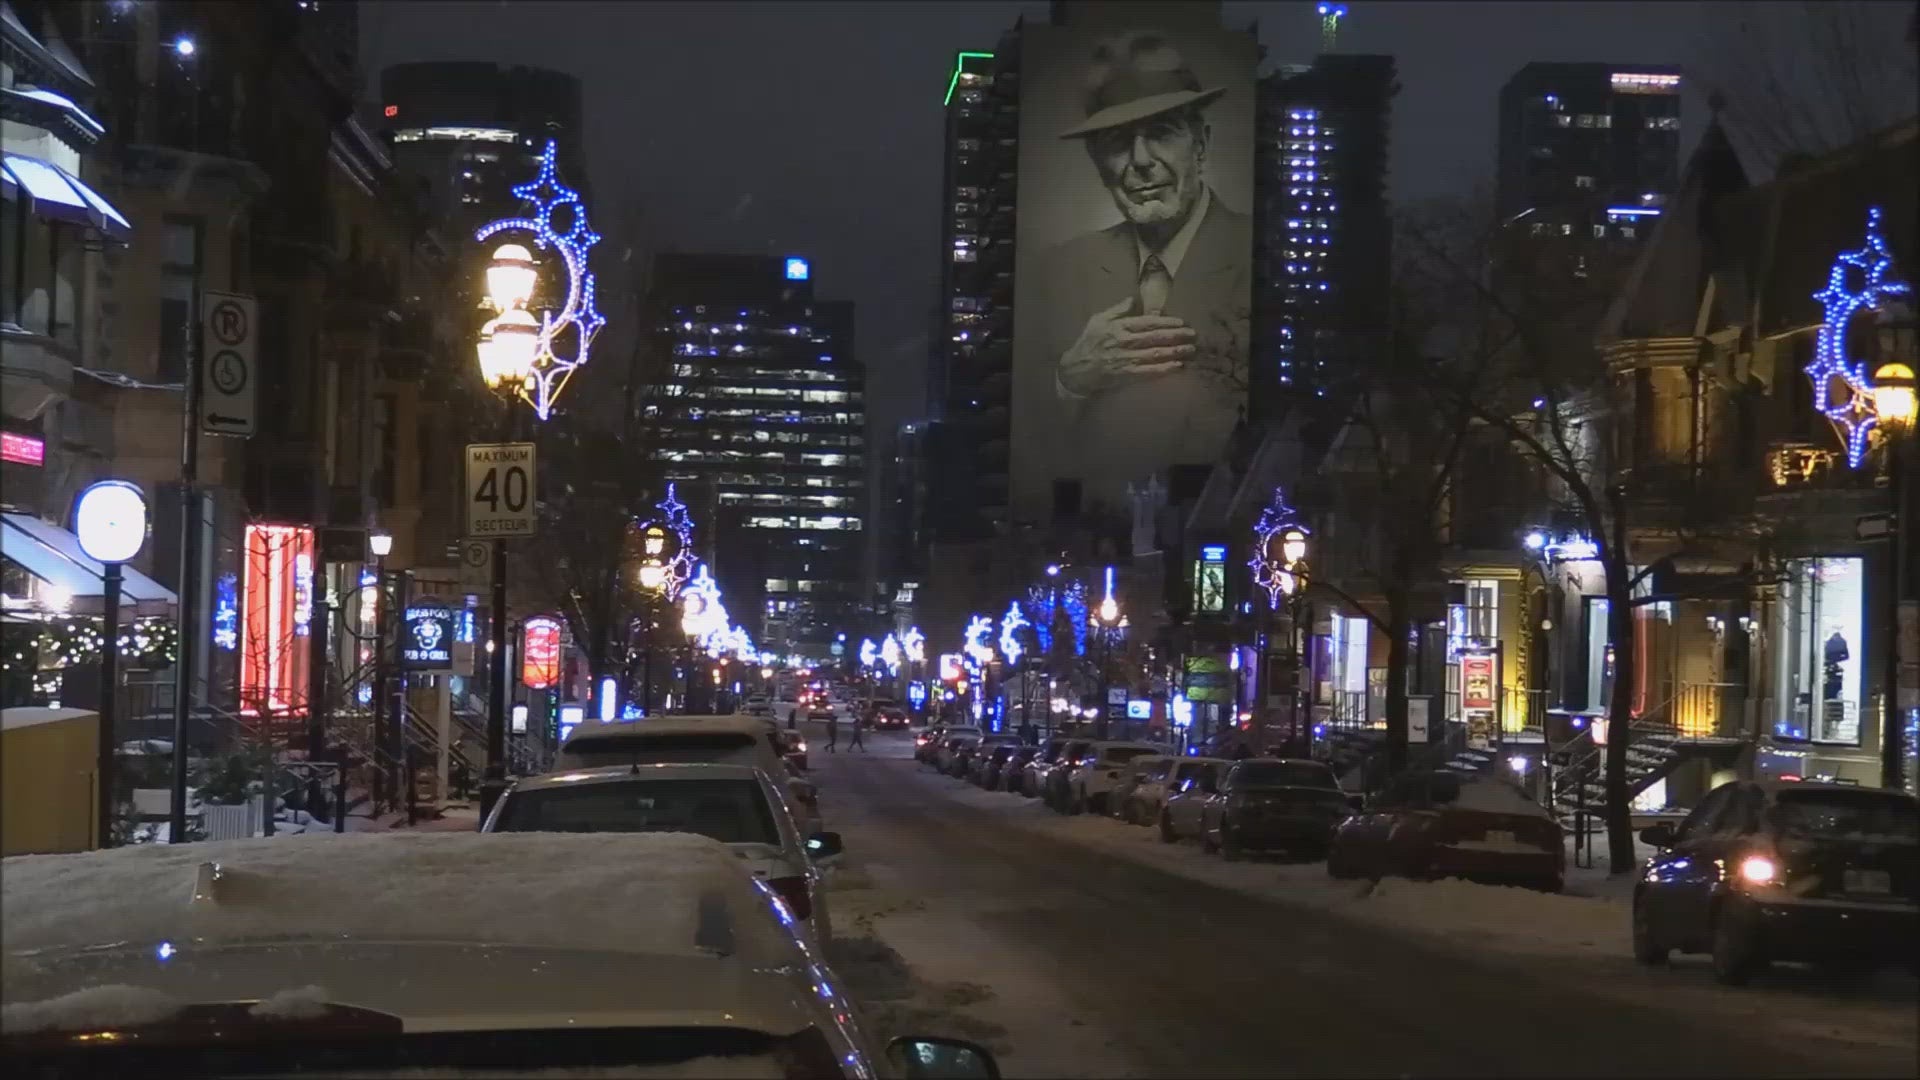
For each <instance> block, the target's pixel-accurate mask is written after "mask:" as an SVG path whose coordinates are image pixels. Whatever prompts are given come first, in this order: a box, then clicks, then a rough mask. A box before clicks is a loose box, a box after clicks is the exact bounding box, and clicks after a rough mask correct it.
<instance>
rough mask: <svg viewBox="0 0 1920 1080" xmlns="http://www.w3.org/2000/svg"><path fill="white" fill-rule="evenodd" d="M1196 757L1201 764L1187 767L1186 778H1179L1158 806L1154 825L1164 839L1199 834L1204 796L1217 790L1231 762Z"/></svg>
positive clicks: (1174, 841)
mask: <svg viewBox="0 0 1920 1080" xmlns="http://www.w3.org/2000/svg"><path fill="white" fill-rule="evenodd" d="M1197 760H1199V761H1200V762H1201V764H1200V765H1199V766H1198V767H1197V768H1194V769H1191V770H1189V771H1188V772H1187V776H1186V779H1184V780H1182V781H1180V785H1179V786H1178V787H1175V788H1172V789H1171V790H1169V791H1168V792H1167V797H1166V801H1165V803H1164V804H1162V805H1161V807H1160V816H1159V817H1158V818H1156V819H1155V820H1154V827H1155V828H1157V829H1159V830H1160V839H1161V841H1162V842H1163V843H1168V844H1173V843H1178V842H1179V841H1181V840H1190V839H1198V838H1199V836H1200V834H1201V832H1202V830H1203V829H1204V828H1205V825H1206V821H1205V816H1204V814H1203V810H1204V809H1205V807H1206V805H1207V798H1208V797H1209V796H1211V795H1214V794H1216V793H1218V792H1219V790H1220V777H1221V776H1223V775H1225V774H1226V771H1227V769H1229V768H1231V767H1232V765H1233V763H1232V762H1230V761H1220V760H1212V759H1197Z"/></svg>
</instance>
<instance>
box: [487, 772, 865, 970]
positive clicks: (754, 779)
mask: <svg viewBox="0 0 1920 1080" xmlns="http://www.w3.org/2000/svg"><path fill="white" fill-rule="evenodd" d="M480 831H481V832H489V833H511V832H549V833H627V832H684V833H693V834H694V835H696V836H704V837H707V838H708V839H711V840H718V841H719V842H720V843H723V844H725V845H727V847H728V848H730V849H731V850H732V851H733V853H734V854H735V855H737V856H738V857H739V858H740V861H741V862H742V863H744V864H745V865H746V867H747V869H748V870H750V871H751V872H752V874H753V876H754V877H755V878H756V879H758V880H760V881H764V882H766V883H767V885H768V886H769V887H770V888H772V889H773V891H774V892H777V893H779V894H780V898H781V899H782V900H785V901H786V902H787V907H788V908H789V909H790V910H792V911H793V913H794V914H795V915H797V916H799V917H800V918H801V919H802V920H803V921H804V922H806V923H807V925H808V926H809V927H810V928H811V929H812V930H813V933H814V938H815V940H816V941H820V942H825V941H827V940H828V939H829V938H830V937H831V936H832V933H833V920H832V918H831V917H830V916H829V914H828V911H827V907H828V905H827V893H826V890H825V888H824V887H823V886H824V879H823V877H822V876H821V873H820V867H819V864H820V863H821V862H823V861H824V860H827V859H831V858H833V857H834V856H837V855H839V854H840V850H841V847H840V834H838V833H815V834H813V835H811V836H804V835H802V834H801V832H800V827H799V825H798V824H796V823H795V822H794V820H793V815H792V813H790V812H789V811H788V810H787V805H786V800H784V799H782V798H781V797H780V791H779V789H778V788H776V787H775V786H774V782H773V780H772V779H771V778H770V777H768V776H767V774H765V773H763V772H761V771H760V770H759V769H756V768H753V767H751V766H747V765H715V764H712V763H710V762H705V763H699V764H693V763H678V764H660V763H655V764H652V765H641V766H625V767H622V766H618V765H615V766H610V767H606V768H599V769H581V770H578V771H575V772H565V773H548V774H547V775H545V776H534V777H527V778H525V779H522V780H519V781H516V782H515V783H514V785H513V786H512V787H509V788H508V789H507V790H506V791H505V792H504V793H503V794H502V795H501V796H500V799H499V801H498V802H496V803H494V806H493V812H492V813H491V814H489V815H488V816H487V820H486V821H485V822H484V823H483V824H482V825H481V827H480ZM636 869H637V871H638V872H640V873H647V872H650V871H651V869H652V868H651V867H639V868H636Z"/></svg>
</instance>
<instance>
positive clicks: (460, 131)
mask: <svg viewBox="0 0 1920 1080" xmlns="http://www.w3.org/2000/svg"><path fill="white" fill-rule="evenodd" d="M376 123H377V124H378V125H379V127H380V128H381V129H382V130H383V131H384V132H385V133H386V136H387V138H388V139H389V141H390V142H391V145H392V151H393V160H394V165H395V167H396V168H398V169H399V171H400V172H401V173H402V174H403V175H406V176H409V177H412V178H413V179H414V182H415V183H416V184H419V185H422V186H423V187H424V192H423V194H424V195H425V197H426V199H427V210H428V214H429V217H430V220H432V221H433V223H434V224H435V225H436V226H438V227H440V228H442V229H444V230H446V231H447V233H448V235H449V236H450V237H452V238H454V239H456V240H457V239H465V238H466V237H467V236H470V235H471V234H472V231H473V229H475V228H477V227H479V226H481V225H484V224H486V223H487V222H489V221H492V220H495V219H497V218H500V217H505V216H508V215H510V214H512V213H514V212H515V211H517V210H518V209H519V207H520V200H519V199H518V198H516V197H515V196H514V194H513V187H514V185H516V184H523V183H526V182H527V181H528V180H529V179H531V178H532V177H533V176H534V175H535V171H536V169H537V168H538V162H539V159H540V155H541V153H542V152H543V151H544V150H545V149H546V144H547V140H549V139H552V140H554V141H555V142H556V143H558V151H559V153H558V155H557V157H558V160H559V165H560V174H561V176H562V177H563V178H564V179H565V181H566V184H567V186H568V187H571V188H573V189H574V190H575V191H578V192H580V194H581V198H582V199H584V200H585V201H586V202H587V204H588V205H592V204H593V200H592V197H591V194H590V191H589V187H588V184H587V170H586V162H585V161H584V159H583V157H582V155H581V142H582V132H581V105H580V80H579V79H577V78H575V77H574V76H572V75H568V74H565V73H563V72H558V71H547V70H544V69H541V68H530V67H517V66H515V67H510V66H507V65H504V64H494V63H490V62H485V61H466V60H455V61H443V62H424V63H415V64H396V65H394V66H392V67H389V68H387V69H386V70H385V71H382V72H381V73H380V105H379V116H378V117H377V119H376Z"/></svg>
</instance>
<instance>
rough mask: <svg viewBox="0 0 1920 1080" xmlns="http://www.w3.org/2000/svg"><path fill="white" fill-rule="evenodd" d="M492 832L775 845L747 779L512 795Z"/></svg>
mask: <svg viewBox="0 0 1920 1080" xmlns="http://www.w3.org/2000/svg"><path fill="white" fill-rule="evenodd" d="M493 831H494V832H689V833H697V834H699V835H701V836H707V837H711V838H713V839H715V840H718V841H720V842H721V843H723V844H771V845H774V846H776V847H777V846H779V844H780V833H779V831H778V830H777V829H776V828H775V827H774V823H773V814H772V812H771V810H769V808H768V807H767V802H766V799H765V797H764V796H763V795H762V794H761V791H760V785H759V784H758V783H756V782H754V781H752V780H745V779H731V778H729V779H699V780H692V779H689V780H656V779H652V778H646V777H635V778H633V779H631V780H618V781H611V782H598V783H581V784H573V785H559V786H554V787H543V788H537V789H533V790H516V791H512V792H509V793H508V794H507V795H506V797H505V800H504V803H503V805H502V806H501V808H500V817H499V819H498V820H497V821H496V822H495V823H494V825H493Z"/></svg>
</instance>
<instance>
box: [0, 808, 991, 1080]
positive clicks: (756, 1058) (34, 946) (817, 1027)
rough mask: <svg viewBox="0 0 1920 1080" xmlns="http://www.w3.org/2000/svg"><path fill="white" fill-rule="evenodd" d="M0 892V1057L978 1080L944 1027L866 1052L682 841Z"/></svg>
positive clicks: (735, 879)
mask: <svg viewBox="0 0 1920 1080" xmlns="http://www.w3.org/2000/svg"><path fill="white" fill-rule="evenodd" d="M636 866H644V867H648V868H649V872H647V873H635V872H634V869H633V868H634V867H636ZM82 898H84V900H83V899H82ZM0 903H4V905H5V908H6V912H7V918H6V921H5V926H4V930H0V947H3V948H4V949H5V953H6V955H5V961H6V978H5V980H4V982H0V1053H4V1055H5V1057H6V1059H7V1060H8V1061H9V1062H10V1063H11V1064H10V1065H9V1066H8V1072H9V1074H10V1075H19V1076H126V1077H133V1076H195V1077H210V1078H226V1077H239V1076H248V1077H290V1076H296V1075H298V1076H307V1075H315V1074H318V1075H353V1076H387V1075H423V1076H425V1075H430V1076H449V1077H458V1076H502V1075H530V1074H539V1075H616V1076H617V1075H649V1076H651V1075H672V1076H729V1077H733V1076H739V1077H782V1076H806V1077H813V1076H834V1077H861V1078H865V1077H874V1076H878V1075H882V1074H886V1073H893V1074H899V1073H905V1072H909V1071H911V1073H912V1075H915V1076H919V1075H947V1076H955V1077H958V1076H966V1077H972V1078H975V1080H984V1078H986V1077H990V1076H992V1075H993V1074H994V1067H993V1061H992V1058H991V1056H990V1055H989V1054H987V1052H986V1051H984V1050H982V1049H980V1048H979V1047H976V1046H972V1045H970V1044H963V1043H959V1042H956V1041H951V1040H940V1039H911V1040H908V1041H905V1042H902V1041H900V1040H896V1041H895V1042H894V1044H893V1045H892V1046H890V1047H889V1048H888V1050H887V1051H886V1055H885V1057H884V1058H883V1057H882V1055H881V1054H879V1053H876V1052H875V1048H874V1047H873V1046H872V1044H871V1043H870V1042H869V1041H868V1039H867V1035H866V1033H865V1031H864V1030H863V1029H862V1026H861V1023H860V1019H859V1011H858V1006H857V1005H856V1004H855V1003H854V1002H852V1001H850V1000H848V999H847V998H846V997H844V996H843V995H842V991H841V987H842V986H843V985H844V984H843V980H842V979H841V978H840V977H839V976H838V975H837V974H836V973H835V972H834V971H833V970H832V968H831V967H830V966H829V965H828V963H827V961H826V959H825V957H824V956H823V954H822V953H821V952H820V951H819V949H818V948H817V947H816V946H815V945H814V944H813V943H812V942H811V941H810V940H809V938H808V935H807V934H806V933H805V932H804V931H803V929H802V928H801V925H800V923H799V920H797V919H795V918H794V916H793V914H792V913H791V912H790V911H788V909H787V907H786V905H785V904H784V903H783V902H782V901H781V900H780V898H779V896H778V895H777V894H776V893H775V892H774V891H773V890H772V889H770V888H768V887H767V886H766V885H764V884H762V883H760V882H756V881H754V880H753V879H752V878H751V877H749V876H748V875H746V874H743V873H741V871H740V861H739V859H738V858H737V857H736V856H735V855H734V854H733V852H731V851H729V850H728V849H727V848H726V846H725V845H722V844H719V843H716V842H714V841H712V840H708V839H706V838H705V837H698V836H688V835H684V834H651V835H648V834H628V835H601V836H566V835H554V834H532V835H518V834H516V835H481V834H476V833H350V834H347V835H345V836H326V837H324V838H317V839H309V840H288V839H271V840H270V839H249V840H223V841H211V842H205V843H196V844H190V845H188V844H182V845H171V846H170V845H154V844H143V845H136V846H129V847H122V848H114V849H110V850H106V851H94V852H87V853H84V854H79V855H28V856H21V857H18V858H12V859H8V860H7V861H6V873H5V875H4V880H0ZM910 1061H911V1064H910ZM928 1066H931V1067H932V1068H933V1070H934V1071H933V1072H931V1073H930V1072H927V1071H925V1070H926V1069H927V1068H928Z"/></svg>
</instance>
